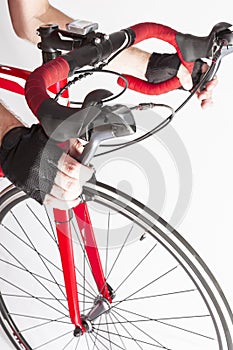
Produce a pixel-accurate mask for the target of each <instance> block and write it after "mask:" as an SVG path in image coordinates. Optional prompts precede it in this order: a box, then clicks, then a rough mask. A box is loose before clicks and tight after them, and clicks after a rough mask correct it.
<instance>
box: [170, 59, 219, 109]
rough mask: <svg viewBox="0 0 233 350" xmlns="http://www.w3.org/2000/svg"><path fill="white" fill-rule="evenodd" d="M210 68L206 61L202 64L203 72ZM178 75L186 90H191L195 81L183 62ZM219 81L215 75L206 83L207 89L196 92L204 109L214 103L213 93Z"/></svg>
mask: <svg viewBox="0 0 233 350" xmlns="http://www.w3.org/2000/svg"><path fill="white" fill-rule="evenodd" d="M207 69H208V65H207V64H206V63H204V64H203V65H202V73H205V72H206V71H207ZM177 77H178V78H179V80H180V82H181V85H182V86H183V88H184V89H185V90H191V89H192V87H193V82H192V77H191V74H190V73H189V71H188V69H187V68H186V67H185V66H184V65H183V64H181V65H180V68H179V70H178V73H177ZM217 83H218V79H217V77H216V76H215V77H214V78H213V79H212V80H211V81H209V82H208V83H206V86H205V89H204V90H202V91H200V90H198V91H197V92H196V95H197V98H198V100H199V101H200V103H201V107H202V108H203V109H205V108H207V107H210V106H211V105H213V99H212V93H213V90H214V88H215V87H216V85H217Z"/></svg>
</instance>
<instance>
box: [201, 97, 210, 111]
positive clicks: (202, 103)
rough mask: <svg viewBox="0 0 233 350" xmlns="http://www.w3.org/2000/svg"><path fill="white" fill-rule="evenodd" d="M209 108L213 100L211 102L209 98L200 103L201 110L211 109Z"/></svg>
mask: <svg viewBox="0 0 233 350" xmlns="http://www.w3.org/2000/svg"><path fill="white" fill-rule="evenodd" d="M211 106H213V100H212V98H209V99H207V100H203V101H202V102H201V107H202V108H203V109H205V108H207V107H208V108H209V107H211Z"/></svg>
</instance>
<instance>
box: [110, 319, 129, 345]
mask: <svg viewBox="0 0 233 350" xmlns="http://www.w3.org/2000/svg"><path fill="white" fill-rule="evenodd" d="M113 316H114V315H113ZM109 317H110V319H111V321H112V324H113V327H114V328H115V331H116V332H117V334H118V336H119V339H120V341H121V344H122V345H123V346H124V348H125V350H127V348H126V346H125V344H124V342H123V340H122V338H121V336H120V333H119V332H118V329H117V327H116V324H115V323H114V321H113V319H112V315H111V314H109Z"/></svg>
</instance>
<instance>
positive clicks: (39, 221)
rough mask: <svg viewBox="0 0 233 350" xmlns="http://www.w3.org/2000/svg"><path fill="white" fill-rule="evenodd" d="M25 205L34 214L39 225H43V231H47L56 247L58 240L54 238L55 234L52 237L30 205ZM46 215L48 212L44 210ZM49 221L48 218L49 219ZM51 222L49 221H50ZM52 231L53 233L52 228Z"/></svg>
mask: <svg viewBox="0 0 233 350" xmlns="http://www.w3.org/2000/svg"><path fill="white" fill-rule="evenodd" d="M26 207H27V208H28V210H29V211H30V212H31V214H32V215H33V216H34V218H35V219H36V220H37V221H38V223H39V224H40V225H41V227H43V229H44V231H45V232H47V234H48V236H49V237H50V238H51V240H52V242H54V243H55V244H56V246H57V247H58V242H57V240H56V238H55V234H54V237H52V235H51V233H50V232H49V230H48V229H47V228H46V227H45V225H44V224H43V222H42V221H41V220H40V218H39V217H38V216H37V215H36V214H35V212H34V211H33V210H32V209H31V207H30V206H29V205H28V204H26ZM46 214H47V217H48V213H47V211H46ZM49 222H50V220H49ZM50 224H51V222H50ZM50 227H51V229H52V224H51V225H50ZM52 232H53V233H54V231H53V229H52Z"/></svg>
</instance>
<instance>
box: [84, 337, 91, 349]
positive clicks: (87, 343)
mask: <svg viewBox="0 0 233 350" xmlns="http://www.w3.org/2000/svg"><path fill="white" fill-rule="evenodd" d="M85 340H86V343H87V348H88V350H90V347H89V343H88V340H87V334H85Z"/></svg>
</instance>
